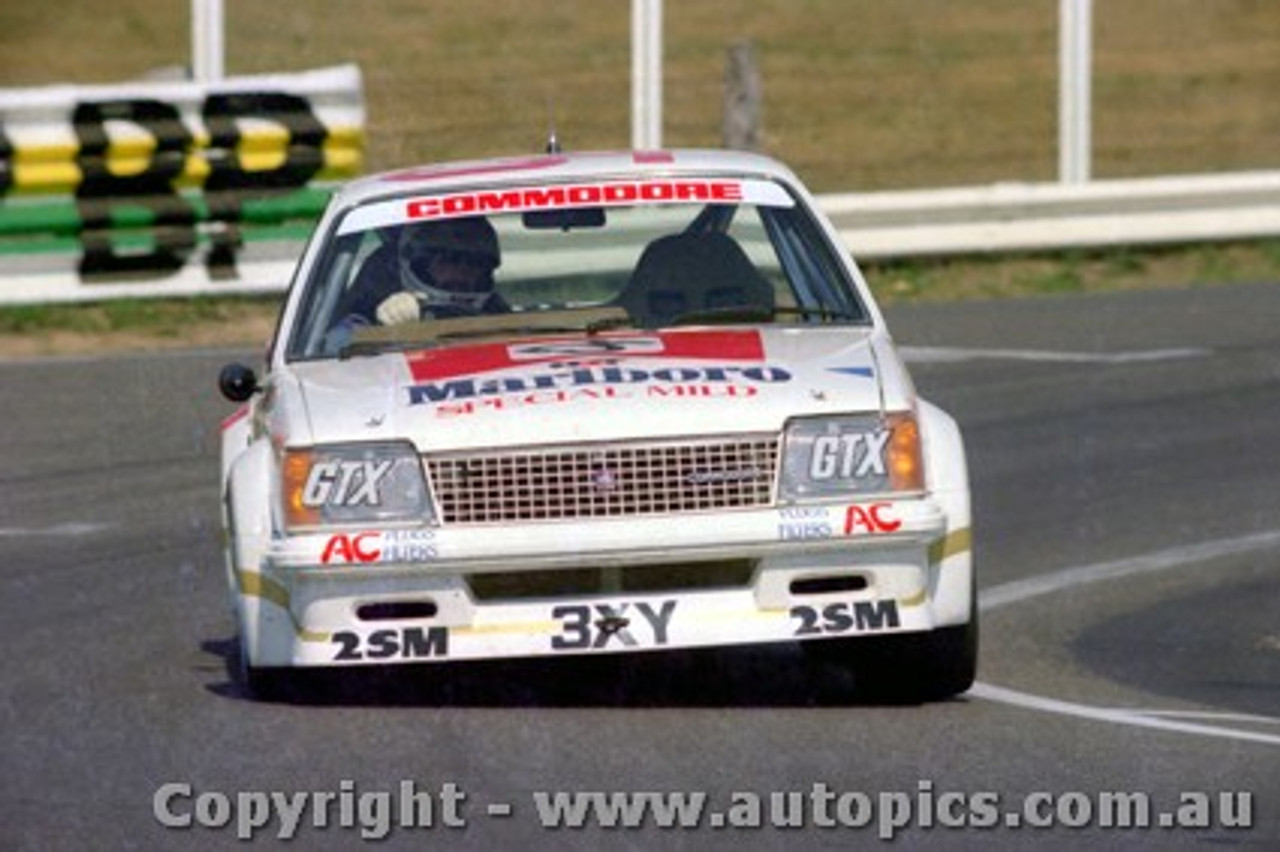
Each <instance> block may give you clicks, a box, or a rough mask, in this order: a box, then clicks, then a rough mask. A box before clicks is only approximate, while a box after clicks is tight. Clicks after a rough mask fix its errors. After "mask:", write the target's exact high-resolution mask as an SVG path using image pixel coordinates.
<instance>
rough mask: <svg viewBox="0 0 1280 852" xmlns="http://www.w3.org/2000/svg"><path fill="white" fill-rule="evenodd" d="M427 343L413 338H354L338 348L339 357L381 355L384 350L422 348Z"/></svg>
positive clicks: (396, 350)
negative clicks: (412, 339)
mask: <svg viewBox="0 0 1280 852" xmlns="http://www.w3.org/2000/svg"><path fill="white" fill-rule="evenodd" d="M425 345H426V344H424V343H422V342H421V341H411V340H353V341H351V342H350V343H348V344H347V345H345V346H343V347H342V348H341V349H339V350H338V359H339V360H341V361H346V360H347V359H348V358H360V357H365V356H369V355H381V354H383V353H384V352H404V351H406V350H408V349H421V348H422V347H423V346H425Z"/></svg>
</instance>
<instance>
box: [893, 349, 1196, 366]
mask: <svg viewBox="0 0 1280 852" xmlns="http://www.w3.org/2000/svg"><path fill="white" fill-rule="evenodd" d="M899 351H900V352H901V353H902V357H903V359H905V360H906V361H908V362H910V363H914V364H924V363H951V362H958V361H976V360H978V359H995V360H1003V361H1045V362H1050V363H1060V364H1133V363H1142V362H1147V361H1170V360H1174V359H1177V358H1200V357H1203V356H1205V355H1209V354H1211V351H1212V350H1209V349H1147V350H1138V351H1134V352H1057V351H1053V350H1048V349H966V348H962V347H955V346H902V347H899Z"/></svg>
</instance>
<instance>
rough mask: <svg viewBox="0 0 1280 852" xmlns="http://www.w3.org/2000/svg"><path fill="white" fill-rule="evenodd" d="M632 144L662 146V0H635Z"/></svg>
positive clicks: (651, 148) (632, 36)
mask: <svg viewBox="0 0 1280 852" xmlns="http://www.w3.org/2000/svg"><path fill="white" fill-rule="evenodd" d="M631 147H632V148H634V149H636V150H654V149H657V148H661V147H662V0H631Z"/></svg>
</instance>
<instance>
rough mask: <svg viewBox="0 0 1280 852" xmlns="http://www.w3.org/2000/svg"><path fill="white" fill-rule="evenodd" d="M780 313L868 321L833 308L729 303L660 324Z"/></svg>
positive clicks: (761, 318)
mask: <svg viewBox="0 0 1280 852" xmlns="http://www.w3.org/2000/svg"><path fill="white" fill-rule="evenodd" d="M779 314H787V315H790V316H801V317H818V318H820V319H823V320H852V321H855V322H859V321H862V322H865V321H866V317H865V316H863V315H862V314H855V313H850V312H848V311H839V310H832V309H831V308H806V307H799V306H792V305H778V306H776V307H773V308H767V307H764V306H763V305H728V306H726V307H723V308H706V309H704V310H698V311H688V312H687V313H683V314H676V315H675V316H673V317H671V318H669V319H666V320H663V321H662V322H661V323H659V324H660V325H697V324H699V323H717V322H725V323H732V322H769V321H771V320H773V319H775V318H776V317H777V316H778V315H779Z"/></svg>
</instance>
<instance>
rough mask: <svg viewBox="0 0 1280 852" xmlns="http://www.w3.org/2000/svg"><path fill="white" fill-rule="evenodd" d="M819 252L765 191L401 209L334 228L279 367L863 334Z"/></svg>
mask: <svg viewBox="0 0 1280 852" xmlns="http://www.w3.org/2000/svg"><path fill="white" fill-rule="evenodd" d="M834 252H835V249H834V248H833V246H832V245H831V244H830V241H829V240H827V239H826V237H825V235H824V234H823V233H822V232H821V230H820V229H819V228H818V226H817V225H816V224H815V222H814V220H813V218H812V217H811V216H810V215H809V213H808V212H807V211H806V210H805V209H804V206H803V203H802V202H801V201H800V200H799V199H797V198H796V197H795V196H793V195H791V194H790V193H788V192H787V191H786V190H785V189H784V188H783V187H782V186H781V185H779V184H777V183H773V182H769V181H760V180H739V179H721V178H716V179H687V178H680V179H672V178H665V179H660V178H647V179H644V180H617V181H603V182H593V183H573V184H564V185H555V186H531V187H515V188H500V189H483V190H475V191H464V192H453V193H449V194H441V195H412V196H402V197H397V198H393V199H387V200H382V201H378V202H376V203H372V204H367V205H363V206H360V207H356V208H354V209H353V210H351V211H348V212H347V213H346V214H345V215H344V216H343V217H342V218H341V219H340V220H338V221H337V222H336V223H335V225H334V227H333V228H332V230H331V231H330V236H329V237H328V245H327V246H326V247H325V249H324V251H322V252H321V254H320V257H319V259H318V262H317V263H316V264H315V266H314V267H313V270H312V272H311V274H310V275H309V276H308V280H307V282H306V284H305V288H306V289H305V290H304V292H303V294H302V302H301V305H300V307H299V310H298V312H297V313H296V315H295V316H296V317H297V319H296V320H295V322H294V331H293V334H292V335H291V336H290V338H289V348H288V357H289V358H290V359H311V358H335V357H352V356H356V355H362V354H375V353H377V352H381V351H385V350H388V349H398V348H409V347H423V346H433V345H440V344H442V343H447V342H449V341H453V340H458V339H464V338H483V337H489V336H517V335H523V336H537V335H540V334H565V333H579V334H580V333H586V334H600V333H606V332H608V331H609V330H611V329H617V328H644V329H655V328H662V327H669V326H677V325H702V324H716V323H752V324H760V323H788V324H794V323H855V324H863V323H866V322H868V321H869V319H868V314H867V311H866V309H865V307H864V306H863V305H862V303H861V302H860V301H859V299H858V296H857V295H856V290H855V288H854V287H853V286H852V284H851V282H850V280H849V278H848V272H847V270H846V268H845V266H844V265H843V263H842V262H841V259H840V258H839V257H837V256H836V255H835V253H834Z"/></svg>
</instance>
